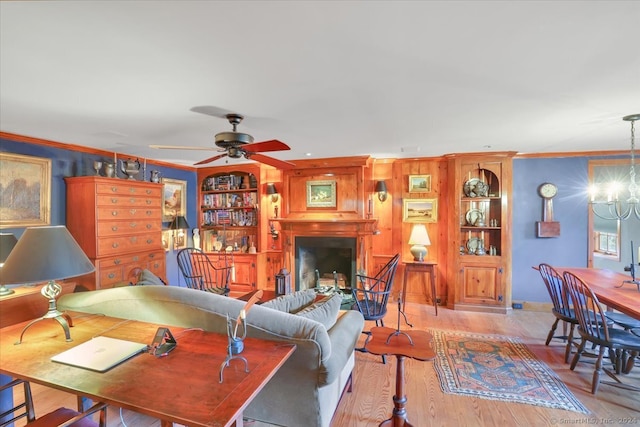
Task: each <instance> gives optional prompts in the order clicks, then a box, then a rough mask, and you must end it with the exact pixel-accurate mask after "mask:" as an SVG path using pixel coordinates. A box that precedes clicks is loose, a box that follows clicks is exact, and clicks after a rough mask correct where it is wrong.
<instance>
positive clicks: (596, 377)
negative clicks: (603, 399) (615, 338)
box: [591, 346, 606, 394]
mask: <svg viewBox="0 0 640 427" xmlns="http://www.w3.org/2000/svg"><path fill="white" fill-rule="evenodd" d="M605 348H606V347H604V346H600V351H599V352H598V360H596V367H595V369H594V370H593V380H592V381H591V394H596V393H597V392H598V386H599V385H600V376H601V375H602V359H603V358H604V350H605Z"/></svg>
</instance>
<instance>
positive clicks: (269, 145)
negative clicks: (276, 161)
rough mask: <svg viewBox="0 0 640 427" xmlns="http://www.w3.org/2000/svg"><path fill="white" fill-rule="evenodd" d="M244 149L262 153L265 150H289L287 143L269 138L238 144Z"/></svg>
mask: <svg viewBox="0 0 640 427" xmlns="http://www.w3.org/2000/svg"><path fill="white" fill-rule="evenodd" d="M240 147H241V148H242V149H243V150H244V151H249V152H251V153H264V152H267V151H284V150H291V148H289V146H288V145H287V144H285V143H284V142H281V141H278V140H277V139H271V140H269V141H262V142H254V143H252V144H244V145H241V146H240Z"/></svg>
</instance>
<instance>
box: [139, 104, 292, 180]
mask: <svg viewBox="0 0 640 427" xmlns="http://www.w3.org/2000/svg"><path fill="white" fill-rule="evenodd" d="M191 110H192V111H195V112H199V113H203V114H209V115H214V116H218V114H212V113H211V112H210V110H211V109H210V108H206V107H194V108H192V109H191ZM216 110H217V109H216ZM223 117H225V118H226V119H227V120H228V121H229V123H230V124H231V125H232V126H233V130H232V131H229V132H220V133H217V134H216V136H215V140H214V141H215V144H216V146H218V147H220V148H219V150H218V151H222V152H224V153H223V154H218V155H216V156H213V157H209V158H208V159H204V160H201V161H199V162H197V163H195V165H204V164H207V163H211V162H213V161H216V160H218V159H221V158H223V157H229V158H232V159H239V158H241V157H244V158H245V159H249V160H255V161H257V162H260V163H264V164H267V165H270V166H273V167H275V168H278V169H291V168H293V167H295V164H293V163H291V162H287V161H284V160H278V159H275V158H273V157H269V156H265V155H263V154H259V153H265V152H269V151H284V150H290V149H291V148H290V147H289V146H288V145H287V144H285V143H284V142H281V141H278V140H277V139H271V140H268V141H262V142H253V136H251V135H249V134H248V133H243V132H238V131H237V126H238V125H239V124H240V122H242V120H243V119H244V116H242V115H241V114H238V113H230V112H228V113H226V114H224V116H223ZM151 147H152V148H160V149H162V148H164V149H185V150H191V149H196V148H195V147H180V146H173V145H171V146H168V145H153V146H151ZM198 149H201V148H198Z"/></svg>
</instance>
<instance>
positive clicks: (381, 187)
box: [375, 181, 387, 202]
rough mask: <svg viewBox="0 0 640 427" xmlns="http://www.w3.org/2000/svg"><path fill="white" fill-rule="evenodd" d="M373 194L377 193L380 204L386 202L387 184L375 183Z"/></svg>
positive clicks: (382, 182)
mask: <svg viewBox="0 0 640 427" xmlns="http://www.w3.org/2000/svg"><path fill="white" fill-rule="evenodd" d="M375 192H376V193H378V200H380V201H381V202H384V201H385V200H387V183H386V182H384V181H378V182H376V189H375Z"/></svg>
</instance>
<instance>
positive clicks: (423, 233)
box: [409, 224, 431, 262]
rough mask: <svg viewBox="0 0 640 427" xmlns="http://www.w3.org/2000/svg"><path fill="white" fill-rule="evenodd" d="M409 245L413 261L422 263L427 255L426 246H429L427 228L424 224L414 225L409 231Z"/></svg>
mask: <svg viewBox="0 0 640 427" xmlns="http://www.w3.org/2000/svg"><path fill="white" fill-rule="evenodd" d="M409 244H410V245H413V246H411V255H413V260H414V261H418V262H422V261H424V257H425V256H426V255H427V246H429V245H430V244H431V240H429V234H427V227H425V225H424V224H414V226H413V229H411V236H409Z"/></svg>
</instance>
